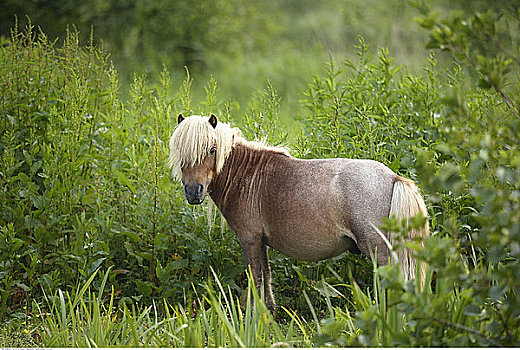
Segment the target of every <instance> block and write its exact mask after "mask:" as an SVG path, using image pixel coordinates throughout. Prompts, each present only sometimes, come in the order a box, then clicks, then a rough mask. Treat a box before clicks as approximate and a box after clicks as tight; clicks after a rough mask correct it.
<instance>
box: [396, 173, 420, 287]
mask: <svg viewBox="0 0 520 350" xmlns="http://www.w3.org/2000/svg"><path fill="white" fill-rule="evenodd" d="M419 213H422V214H423V215H424V217H426V218H428V211H427V209H426V205H425V204H424V200H423V198H422V197H421V194H420V193H419V189H418V188H417V186H416V185H415V183H414V182H413V181H412V180H409V179H407V178H404V177H401V176H398V177H397V179H396V181H395V183H394V192H393V195H392V203H391V205H390V215H389V217H390V218H392V217H394V216H395V217H396V218H397V219H398V220H399V222H401V221H402V220H403V219H405V218H406V219H408V218H410V217H413V216H416V215H417V214H419ZM429 234H430V226H429V224H428V220H426V224H425V225H424V226H423V227H421V228H419V229H413V230H410V231H409V232H408V239H410V240H412V239H414V238H416V237H426V236H428V235H429ZM394 238H395V237H394ZM394 238H393V237H392V236H390V243H392V244H394V242H395V240H394ZM421 245H422V242H421ZM397 257H398V259H399V264H400V265H401V270H402V272H403V276H404V278H405V279H406V280H409V279H412V278H415V271H416V268H417V261H416V259H415V258H414V257H413V250H411V249H409V248H404V249H399V250H398V251H397ZM420 273H421V276H420V277H421V287H423V286H424V282H425V278H426V265H425V264H424V263H422V264H421V267H420Z"/></svg>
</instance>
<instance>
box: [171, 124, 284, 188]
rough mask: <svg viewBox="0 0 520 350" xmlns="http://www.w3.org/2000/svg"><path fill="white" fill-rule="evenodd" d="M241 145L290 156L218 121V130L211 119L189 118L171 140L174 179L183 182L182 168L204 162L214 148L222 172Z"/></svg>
mask: <svg viewBox="0 0 520 350" xmlns="http://www.w3.org/2000/svg"><path fill="white" fill-rule="evenodd" d="M237 144H241V145H244V146H246V147H249V148H252V149H256V150H270V151H274V152H278V153H282V154H285V155H287V156H289V153H288V152H287V150H286V149H284V148H281V147H270V146H267V145H266V144H265V143H264V142H262V141H260V142H259V141H247V140H246V139H244V138H243V137H242V131H240V129H239V128H232V127H231V126H229V124H226V123H221V122H218V123H217V126H216V127H215V128H214V127H213V126H212V125H211V124H210V123H209V118H208V117H203V116H199V115H192V116H190V117H187V118H185V119H184V120H183V121H182V122H181V123H180V124H178V125H177V127H176V128H175V130H174V132H173V134H172V137H171V138H170V157H169V160H168V165H169V167H170V169H171V170H172V173H173V176H174V177H175V178H176V179H177V180H180V179H181V177H182V169H183V168H184V167H186V166H194V165H197V164H200V163H202V161H203V160H204V159H205V158H206V157H207V156H208V155H209V153H210V150H211V148H212V147H216V149H217V152H216V157H217V159H216V168H217V169H216V170H217V174H218V173H220V171H221V170H222V167H223V166H224V162H225V161H226V159H227V157H228V156H229V154H230V153H231V151H232V150H233V147H235V145H237Z"/></svg>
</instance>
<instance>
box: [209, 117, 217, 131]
mask: <svg viewBox="0 0 520 350" xmlns="http://www.w3.org/2000/svg"><path fill="white" fill-rule="evenodd" d="M209 123H210V124H211V126H212V127H213V128H216V127H217V117H215V114H211V117H209Z"/></svg>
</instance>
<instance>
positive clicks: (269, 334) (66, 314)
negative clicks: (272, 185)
mask: <svg viewBox="0 0 520 350" xmlns="http://www.w3.org/2000/svg"><path fill="white" fill-rule="evenodd" d="M98 271H99V270H98ZM98 271H96V272H95V273H93V274H92V275H91V276H90V278H89V279H88V280H87V281H86V282H85V283H84V284H83V285H81V286H78V288H76V289H75V290H74V291H72V292H71V293H68V292H63V291H62V290H61V289H59V290H58V291H57V292H56V293H54V294H53V295H46V297H45V303H44V304H43V305H38V304H35V308H36V309H38V312H39V314H40V315H42V316H41V333H40V334H41V344H42V345H43V346H45V347H112V346H122V347H134V346H138V347H268V346H277V345H278V346H290V345H293V346H295V345H297V346H310V345H312V342H311V339H310V337H309V333H307V332H306V325H305V324H303V323H302V321H301V320H300V319H298V318H297V317H296V316H295V315H293V314H290V313H289V314H288V316H289V318H290V319H291V320H290V322H289V323H288V324H283V325H280V324H279V323H277V321H276V320H275V319H274V318H273V316H272V315H271V314H270V312H269V311H268V309H267V308H266V306H265V304H264V303H263V302H262V300H261V299H260V298H259V296H258V294H257V293H256V289H255V287H254V284H253V283H252V279H249V283H248V298H247V301H246V303H245V305H241V303H240V300H239V298H236V297H235V296H234V295H233V293H232V292H231V290H230V289H229V288H228V289H227V290H226V288H224V287H223V286H222V284H221V283H220V281H219V280H218V278H217V276H216V274H214V280H213V281H212V282H209V283H207V284H206V286H205V293H204V295H201V296H199V297H197V298H196V299H195V300H193V301H192V302H191V303H190V304H188V306H187V307H183V306H181V305H175V306H173V305H171V304H170V303H169V302H168V301H166V300H163V301H162V303H161V304H160V305H157V304H156V303H155V302H153V303H152V305H150V306H148V307H141V306H138V305H136V304H132V305H127V304H126V303H122V305H119V306H117V307H116V305H115V304H114V290H113V289H112V290H111V291H110V292H109V293H105V287H106V285H107V281H108V276H109V272H110V268H109V269H107V271H105V273H104V275H103V276H102V281H101V285H100V289H99V290H98V291H97V292H96V293H95V292H93V291H92V288H91V287H92V282H93V281H94V280H95V278H96V276H97V274H98Z"/></svg>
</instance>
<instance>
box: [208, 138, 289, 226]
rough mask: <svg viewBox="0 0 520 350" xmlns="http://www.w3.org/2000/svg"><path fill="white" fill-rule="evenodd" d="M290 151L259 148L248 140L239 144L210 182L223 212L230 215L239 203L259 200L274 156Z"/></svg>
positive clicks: (215, 199)
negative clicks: (283, 151) (248, 143)
mask: <svg viewBox="0 0 520 350" xmlns="http://www.w3.org/2000/svg"><path fill="white" fill-rule="evenodd" d="M280 156H281V157H286V155H284V154H281V153H279V152H275V151H272V150H267V149H266V150H264V149H256V148H254V147H250V146H248V145H247V144H242V143H238V144H236V145H235V147H234V148H233V150H232V151H231V153H230V154H229V156H228V158H227V159H226V161H225V162H224V166H223V168H222V170H221V171H220V172H219V173H218V174H217V175H216V176H215V178H214V179H213V181H212V182H211V184H210V186H209V195H210V197H211V199H212V200H213V202H215V204H216V205H217V207H218V208H219V210H220V212H221V213H222V214H223V215H224V217H226V219H228V217H227V216H228V215H227V214H228V213H229V211H230V210H233V208H236V206H237V205H241V204H244V203H242V201H244V199H247V202H248V203H249V202H250V201H258V199H259V197H258V196H260V189H261V188H262V183H263V181H265V177H266V175H267V174H266V173H265V172H266V171H269V169H270V162H271V160H272V158H273V157H280Z"/></svg>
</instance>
